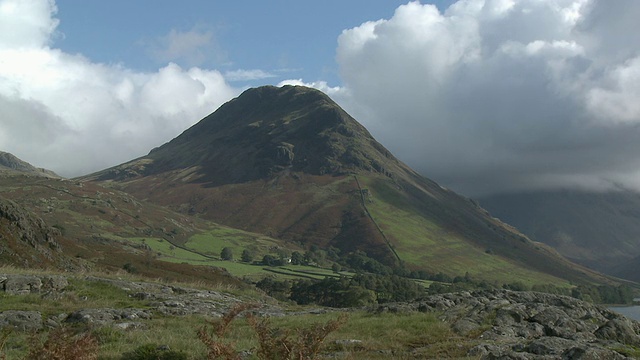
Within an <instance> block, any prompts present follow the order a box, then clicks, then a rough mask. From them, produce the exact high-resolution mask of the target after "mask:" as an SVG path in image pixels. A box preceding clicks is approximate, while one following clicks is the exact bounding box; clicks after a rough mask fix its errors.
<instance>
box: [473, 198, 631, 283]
mask: <svg viewBox="0 0 640 360" xmlns="http://www.w3.org/2000/svg"><path fill="white" fill-rule="evenodd" d="M479 201H480V203H481V204H482V206H483V207H485V208H486V209H488V210H489V211H490V212H491V213H492V214H493V215H494V216H496V217H498V218H500V219H501V220H502V221H505V222H508V223H509V224H512V225H514V226H516V227H517V228H518V229H519V230H521V231H522V232H523V233H525V234H527V236H529V237H530V238H531V239H533V240H536V241H540V242H544V243H546V244H548V245H550V246H552V247H554V248H555V249H557V250H558V251H559V252H560V253H561V254H562V255H564V256H565V257H567V258H569V259H572V260H574V261H576V262H578V263H581V264H584V265H587V266H589V267H591V268H593V269H596V270H599V271H603V272H605V273H609V274H612V275H622V274H624V273H626V275H624V277H625V278H631V277H630V274H632V273H633V271H625V270H624V269H623V268H624V264H625V263H627V262H628V261H631V260H632V259H633V258H635V257H638V256H640V194H639V193H636V192H633V191H628V190H620V191H611V192H598V193H593V192H584V191H545V192H530V193H520V194H505V195H496V196H492V197H487V198H482V199H479ZM636 262H637V261H636ZM636 268H638V266H636ZM633 278H634V279H635V280H639V279H640V277H638V276H637V275H636V276H634V277H633Z"/></svg>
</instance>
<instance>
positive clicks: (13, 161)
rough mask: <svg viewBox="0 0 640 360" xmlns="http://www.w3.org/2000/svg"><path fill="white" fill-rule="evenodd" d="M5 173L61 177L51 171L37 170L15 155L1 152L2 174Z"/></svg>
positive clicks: (0, 169) (0, 168) (0, 166)
mask: <svg viewBox="0 0 640 360" xmlns="http://www.w3.org/2000/svg"><path fill="white" fill-rule="evenodd" d="M3 171H12V172H16V173H24V174H30V175H37V176H46V177H53V178H59V177H60V176H58V175H57V174H56V173H54V172H53V171H51V170H47V169H43V168H37V167H35V166H33V165H31V164H29V163H27V162H25V161H22V160H20V159H18V158H17V157H16V156H14V155H13V154H10V153H8V152H4V151H0V172H3Z"/></svg>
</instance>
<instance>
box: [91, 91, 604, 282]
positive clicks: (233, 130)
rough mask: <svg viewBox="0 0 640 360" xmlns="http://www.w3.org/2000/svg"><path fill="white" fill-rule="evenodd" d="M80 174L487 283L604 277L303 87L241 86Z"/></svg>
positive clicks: (236, 223)
mask: <svg viewBox="0 0 640 360" xmlns="http://www.w3.org/2000/svg"><path fill="white" fill-rule="evenodd" d="M80 180H82V181H97V182H101V183H102V184H105V185H107V186H111V187H114V188H118V189H121V190H124V191H126V192H129V193H131V194H133V195H135V196H137V197H139V198H140V199H145V200H149V201H152V202H154V203H156V204H160V205H163V206H168V207H170V208H172V209H174V210H177V211H180V212H182V213H186V214H193V215H198V216H200V217H203V218H207V219H211V220H214V221H216V222H218V223H221V224H225V225H228V226H232V227H236V228H241V229H244V230H248V231H253V232H257V233H263V234H267V235H269V236H272V237H276V238H279V239H283V240H286V241H289V242H294V243H299V244H302V245H303V246H306V247H310V246H319V247H321V248H325V249H327V248H329V247H333V248H337V249H339V250H340V251H341V252H343V253H348V252H352V251H355V250H360V251H364V252H366V253H367V254H369V255H370V256H373V257H375V258H376V259H378V260H380V261H382V262H384V263H386V264H389V265H392V266H405V267H408V268H409V269H423V270H427V271H432V272H444V273H447V274H451V275H463V274H465V273H467V272H468V273H470V274H472V275H474V276H477V277H479V278H484V279H488V280H496V281H509V280H522V281H525V282H528V283H535V282H556V283H562V282H565V281H574V282H575V281H578V282H580V281H584V282H598V281H606V280H605V279H604V278H601V277H599V275H597V274H595V273H591V272H589V271H588V270H586V269H584V268H581V267H578V266H576V265H574V264H572V263H570V262H569V261H567V260H565V259H564V258H562V257H561V256H559V255H558V254H557V253H555V252H554V251H553V250H552V249H551V248H549V247H547V246H545V245H543V244H541V243H536V242H532V241H530V240H529V239H527V238H526V237H525V236H523V235H522V234H520V233H519V232H517V231H516V230H515V229H513V228H512V227H510V226H508V225H505V224H504V223H502V222H500V221H497V220H495V219H493V218H492V217H491V216H490V215H489V214H488V213H487V212H486V211H485V210H483V209H482V208H480V207H479V206H478V205H477V204H476V203H474V202H472V201H471V200H469V199H467V198H464V197H462V196H460V195H457V194H455V193H454V192H452V191H449V190H447V189H444V188H442V187H440V186H439V185H438V184H436V183H435V182H433V181H431V180H429V179H427V178H425V177H422V176H421V175H419V174H417V173H416V172H415V171H413V170H412V169H410V168H409V167H408V166H406V165H405V164H403V163H402V162H400V161H399V160H398V159H396V158H395V157H394V156H393V155H392V154H391V153H390V152H389V151H388V150H386V149H385V148H384V147H383V146H382V145H381V144H379V143H378V142H377V141H375V139H373V137H372V136H371V135H370V134H369V132H368V131H367V130H366V129H365V128H364V127H363V126H362V125H360V124H359V123H358V122H357V121H356V120H355V119H353V118H352V117H351V116H350V115H349V114H347V113H346V112H345V111H344V110H343V109H341V108H340V107H339V106H338V105H337V104H336V103H335V102H333V101H332V100H331V99H330V98H329V97H328V96H326V95H325V94H323V93H321V92H319V91H317V90H315V89H310V88H305V87H292V86H285V87H282V88H276V87H261V88H256V89H249V90H247V91H245V92H244V93H243V94H242V95H240V96H239V97H238V98H236V99H234V100H232V101H230V102H228V103H227V104H225V105H223V106H222V107H220V108H219V109H218V110H217V111H216V112H214V113H213V114H211V115H209V116H207V117H206V118H204V119H203V120H202V121H200V122H199V123H197V124H196V125H194V126H193V127H192V128H190V129H188V130H186V131H185V132H184V133H183V134H182V135H180V136H178V137H177V138H175V139H174V140H172V141H171V142H169V143H167V144H164V145H162V146H160V147H159V148H156V149H154V150H152V151H151V152H150V153H149V154H148V155H147V156H144V157H141V158H139V159H136V160H133V161H130V162H128V163H125V164H122V165H119V166H116V167H113V168H110V169H107V170H104V171H101V172H98V173H95V174H92V175H89V176H86V177H83V178H82V179H80Z"/></svg>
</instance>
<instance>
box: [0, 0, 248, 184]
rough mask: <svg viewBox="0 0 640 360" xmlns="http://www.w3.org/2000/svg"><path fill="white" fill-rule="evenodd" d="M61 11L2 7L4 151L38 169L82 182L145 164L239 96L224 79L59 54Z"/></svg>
mask: <svg viewBox="0 0 640 360" xmlns="http://www.w3.org/2000/svg"><path fill="white" fill-rule="evenodd" d="M55 11H56V7H55V4H54V3H53V2H52V1H47V0H40V1H35V0H33V1H25V0H0V28H2V27H4V26H7V25H6V24H10V26H11V31H0V107H1V108H2V109H3V116H2V117H0V150H3V151H8V152H12V153H14V154H15V155H16V156H18V157H20V158H22V159H24V160H26V161H29V162H31V163H33V164H34V165H36V166H40V167H46V168H50V169H52V170H54V171H57V172H59V173H60V174H62V175H65V176H76V175H82V174H85V173H88V172H90V171H95V170H100V169H103V168H105V167H108V166H112V165H116V164H118V163H120V162H124V161H127V160H130V159H132V158H134V157H137V156H141V155H143V154H145V153H147V152H148V151H149V150H150V149H151V148H153V147H156V146H158V145H161V144H162V143H163V142H165V141H168V140H170V139H171V138H173V137H175V136H176V135H177V134H179V133H180V132H181V131H183V130H184V129H186V128H187V127H189V126H190V125H192V124H194V123H195V122H196V121H198V120H199V119H201V118H202V117H204V116H206V115H207V114H209V113H211V112H213V111H214V110H215V109H216V108H217V107H219V106H220V105H221V104H222V103H224V102H225V101H227V100H229V99H231V98H232V97H233V96H235V95H237V94H238V92H239V89H235V88H233V87H231V86H229V84H227V83H226V81H225V79H224V77H223V76H222V74H220V73H219V72H218V71H215V70H204V69H201V68H197V67H192V68H189V69H184V68H182V67H180V66H178V65H176V64H173V63H169V64H168V65H166V66H164V67H162V68H160V69H159V70H158V71H157V72H144V73H143V72H135V71H132V70H129V69H126V68H124V67H122V66H112V65H105V64H97V63H93V62H91V60H89V59H87V58H85V57H83V56H81V55H70V54H66V53H64V52H62V51H60V50H58V49H55V48H51V47H49V45H50V41H51V36H54V35H55V28H56V25H57V20H56V19H55V18H54V17H53V16H54V15H55ZM16 34H18V35H19V38H16V37H15V36H17V35H16ZM195 43H197V41H196V42H195Z"/></svg>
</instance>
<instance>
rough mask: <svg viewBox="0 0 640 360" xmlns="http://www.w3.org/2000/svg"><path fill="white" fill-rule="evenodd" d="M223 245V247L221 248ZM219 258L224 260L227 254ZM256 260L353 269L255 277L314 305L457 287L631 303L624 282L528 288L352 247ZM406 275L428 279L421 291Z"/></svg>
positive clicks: (411, 296) (246, 258)
mask: <svg viewBox="0 0 640 360" xmlns="http://www.w3.org/2000/svg"><path fill="white" fill-rule="evenodd" d="M225 249H226V248H225ZM225 249H223V254H221V257H222V258H223V259H225V255H227V256H226V257H227V259H228V260H230V259H231V258H232V254H224V252H225ZM241 260H242V261H243V262H249V263H250V262H254V255H253V253H252V252H251V251H249V250H244V251H243V252H242V256H241ZM259 263H260V264H262V265H266V266H282V265H285V264H286V263H291V264H293V265H323V266H328V265H332V268H333V270H334V271H335V272H338V271H340V270H348V271H351V272H355V273H356V275H355V276H353V277H352V278H346V277H341V278H331V277H328V278H325V279H324V280H297V281H277V280H274V279H271V278H266V279H264V280H261V281H260V282H259V283H258V284H257V286H258V287H259V288H261V289H263V290H265V291H266V292H267V293H268V294H270V295H271V296H274V297H276V298H278V299H281V300H293V301H295V302H296V303H298V304H310V303H315V304H318V305H324V306H332V307H352V306H362V305H366V304H372V303H384V302H390V301H411V300H415V299H417V298H419V297H421V296H424V295H426V294H437V293H446V292H454V291H463V290H475V289H492V288H503V289H508V290H514V291H528V290H532V291H538V292H545V293H551V294H558V295H566V296H572V297H575V298H577V299H581V300H585V301H590V302H594V303H605V304H631V303H632V302H633V297H634V295H633V291H632V289H631V288H630V287H628V286H609V285H600V286H596V285H580V286H577V287H575V288H573V289H569V288H566V287H557V286H554V285H551V284H548V285H533V286H528V285H527V284H524V283H522V282H519V281H516V282H512V283H506V284H498V283H489V282H487V281H485V280H480V281H477V280H475V279H473V278H472V277H471V276H470V275H469V273H466V274H464V275H460V276H450V275H447V274H444V273H430V272H428V271H424V270H418V271H412V270H408V269H406V268H404V267H402V266H396V267H390V266H387V265H384V264H382V263H381V262H379V261H377V260H376V259H373V258H370V257H369V256H367V254H366V253H365V252H362V251H354V252H351V253H348V254H341V253H340V250H339V249H336V248H333V247H330V248H329V249H327V250H322V249H319V248H318V247H316V246H312V247H311V248H310V249H309V250H307V251H305V252H304V253H301V252H298V251H293V252H292V253H290V254H289V253H287V254H285V253H283V252H281V253H278V254H275V255H274V254H267V255H264V256H263V258H262V259H261V261H259ZM411 279H422V280H430V281H434V283H433V284H431V285H430V286H429V288H428V289H425V288H424V287H422V286H421V285H419V284H418V283H417V282H415V281H413V280H411Z"/></svg>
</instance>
